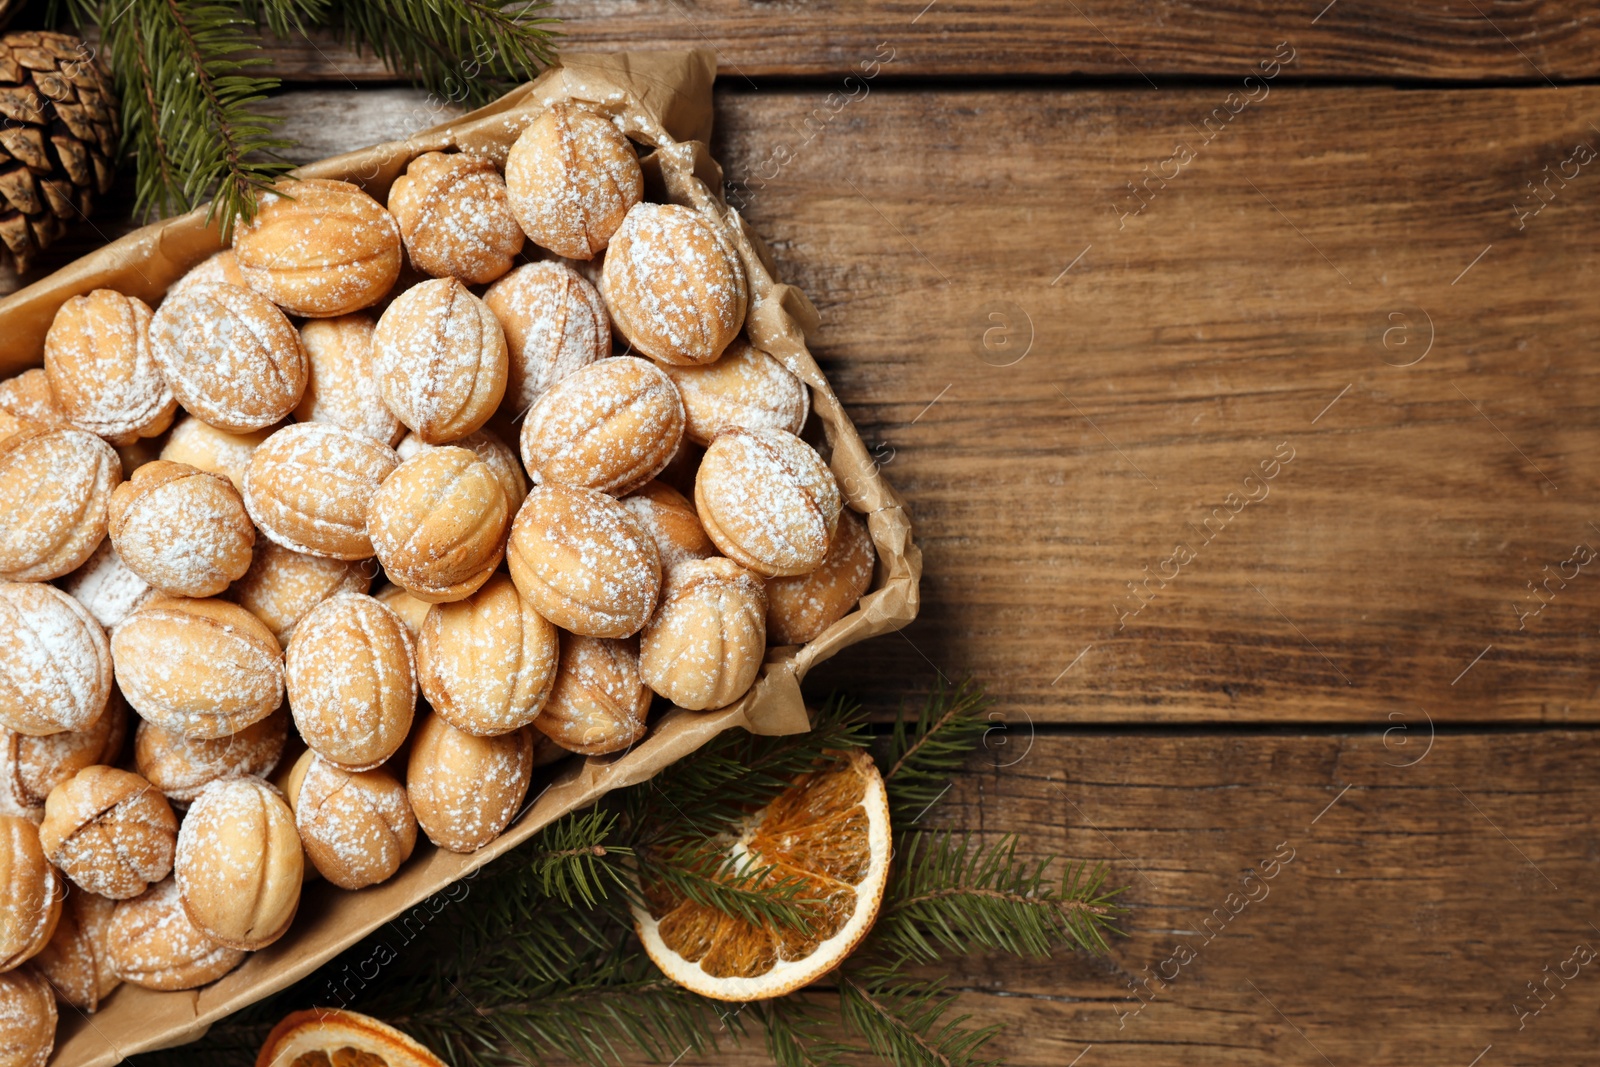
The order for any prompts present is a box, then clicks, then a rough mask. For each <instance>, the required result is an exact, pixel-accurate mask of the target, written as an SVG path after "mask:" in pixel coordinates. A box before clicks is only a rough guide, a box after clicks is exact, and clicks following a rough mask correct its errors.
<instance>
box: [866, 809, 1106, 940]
mask: <svg viewBox="0 0 1600 1067" xmlns="http://www.w3.org/2000/svg"><path fill="white" fill-rule="evenodd" d="M1017 844H1018V841H1017V839H1016V838H1015V837H1014V836H1010V835H1008V836H1006V837H1003V838H1001V839H1000V840H999V841H997V842H995V843H994V844H993V845H990V846H987V847H985V846H983V845H980V844H977V843H975V842H974V841H973V840H972V838H970V837H968V836H966V835H957V834H953V833H947V832H938V833H919V834H907V835H901V837H900V841H899V846H898V848H897V849H896V854H897V855H898V857H899V861H898V862H897V863H896V865H895V869H894V871H893V872H892V875H891V883H890V886H889V890H888V892H887V893H886V894H885V902H884V907H883V911H882V912H881V913H880V914H879V916H878V922H877V925H876V926H875V927H874V929H873V931H872V933H871V934H870V935H869V942H868V946H869V947H868V949H867V951H868V952H869V953H871V954H872V956H873V957H874V958H876V959H882V960H887V961H898V960H907V961H911V962H915V963H931V962H934V961H937V960H939V959H941V958H942V957H943V956H945V955H946V954H955V955H960V954H964V953H967V952H970V951H972V950H973V949H974V948H984V949H991V950H998V951H1001V952H1007V953H1010V954H1012V955H1017V956H1034V957H1046V956H1049V955H1050V953H1051V951H1052V950H1053V949H1055V948H1056V947H1058V946H1060V945H1062V944H1067V945H1073V946H1075V947H1077V948H1079V949H1082V950H1084V951H1086V952H1095V953H1099V952H1105V951H1107V945H1106V941H1105V933H1106V931H1108V930H1109V931H1111V932H1120V931H1117V929H1116V926H1115V925H1114V924H1115V921H1116V918H1117V916H1119V915H1122V914H1124V913H1125V912H1126V909H1125V908H1122V907H1120V906H1119V905H1117V904H1116V903H1115V900H1116V897H1117V895H1118V894H1119V893H1121V892H1122V890H1120V889H1115V890H1110V891H1106V890H1105V888H1104V886H1105V882H1106V878H1107V876H1108V874H1107V871H1106V869H1105V868H1104V867H1103V866H1095V867H1093V868H1090V867H1089V866H1088V865H1087V864H1068V865H1067V866H1066V867H1065V869H1064V870H1063V872H1062V875H1061V879H1060V883H1059V885H1053V884H1052V880H1051V879H1050V878H1049V868H1050V865H1051V863H1052V860H1050V859H1045V860H1041V861H1039V862H1038V863H1037V864H1031V865H1030V864H1028V863H1025V862H1024V861H1022V860H1019V859H1018V858H1017V855H1016V852H1017Z"/></svg>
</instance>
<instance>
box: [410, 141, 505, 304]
mask: <svg viewBox="0 0 1600 1067" xmlns="http://www.w3.org/2000/svg"><path fill="white" fill-rule="evenodd" d="M389 214H391V215H393V216H394V217H395V221H396V222H398V223H399V224H400V236H401V238H402V239H403V240H404V241H405V245H406V252H407V254H408V255H410V257H411V263H412V265H413V266H415V267H417V268H418V269H419V270H423V271H426V272H427V273H429V274H432V275H434V276H435V277H451V278H460V279H461V280H462V281H464V282H467V283H469V284H471V285H484V284H486V283H488V282H492V281H494V280H495V279H496V278H498V277H500V275H502V274H504V273H505V272H506V271H508V270H510V269H511V263H512V260H513V257H515V256H516V254H517V253H518V252H520V251H522V229H521V227H519V226H518V225H517V220H516V217H515V216H513V215H512V214H511V201H510V198H509V197H508V196H507V195H506V183H505V179H504V178H502V177H500V172H499V171H498V170H496V169H495V165H494V163H493V162H492V161H490V160H488V159H486V158H484V157H483V156H475V155H469V154H467V153H464V152H424V153H423V154H422V155H420V156H418V157H417V158H415V159H413V160H412V161H411V163H410V164H409V165H408V166H407V167H406V172H405V173H404V174H402V175H401V176H400V177H398V178H396V179H395V180H394V184H393V185H392V186H390V187H389Z"/></svg>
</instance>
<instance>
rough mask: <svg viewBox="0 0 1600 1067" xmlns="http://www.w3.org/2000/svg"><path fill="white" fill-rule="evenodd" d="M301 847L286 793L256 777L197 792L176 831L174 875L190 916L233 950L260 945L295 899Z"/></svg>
mask: <svg viewBox="0 0 1600 1067" xmlns="http://www.w3.org/2000/svg"><path fill="white" fill-rule="evenodd" d="M304 873H305V853H304V852H302V851H301V848H300V835H299V833H298V832H297V831H296V830H295V828H294V813H293V812H291V811H290V810H289V805H288V804H286V803H284V800H283V795H282V794H281V793H279V792H278V791H277V789H275V788H273V787H272V786H271V785H268V784H267V783H266V782H263V781H262V780H261V779H259V778H251V777H248V776H245V777H238V778H219V779H217V780H216V781H215V782H212V783H211V784H209V785H207V786H206V787H205V788H204V789H202V790H200V795H199V796H197V797H195V800H194V803H193V804H191V805H189V813H188V814H187V815H185V816H184V818H183V828H182V829H181V830H179V831H178V851H177V860H176V862H175V864H174V866H173V878H174V879H175V880H176V881H177V883H178V892H179V894H180V895H181V896H182V897H183V910H184V911H185V912H186V913H187V914H188V916H189V919H190V921H191V922H193V923H194V924H195V925H196V926H198V927H199V928H200V929H201V930H203V931H205V933H206V934H207V935H209V936H210V937H211V938H212V939H213V940H215V941H220V942H221V943H222V944H224V945H227V946H229V947H231V948H240V949H245V950H247V951H254V950H256V949H258V948H265V947H266V946H267V945H270V944H272V943H273V942H274V941H276V940H277V939H278V938H280V937H282V936H283V935H284V934H285V933H287V932H288V930H289V924H290V923H291V922H293V921H294V913H295V910H296V909H297V908H298V907H299V905H300V883H301V880H302V877H303V875H304Z"/></svg>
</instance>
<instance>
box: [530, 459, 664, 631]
mask: <svg viewBox="0 0 1600 1067" xmlns="http://www.w3.org/2000/svg"><path fill="white" fill-rule="evenodd" d="M506 562H507V563H508V564H509V565H510V569H511V580H512V581H513V582H515V583H516V584H517V592H519V593H521V594H522V595H523V597H524V598H526V599H527V601H528V602H529V603H530V604H532V605H533V609H534V610H535V611H537V612H538V613H539V614H540V615H542V616H544V617H545V618H546V619H549V620H550V621H551V622H553V623H555V624H556V625H557V626H559V627H561V628H562V629H563V630H570V631H571V632H572V633H575V634H588V635H590V636H592V637H626V636H628V635H629V634H635V633H638V632H639V628H640V627H642V626H643V625H644V624H645V622H646V621H647V620H648V619H649V618H650V612H651V610H652V609H654V608H655V604H656V594H657V593H658V592H659V591H660V589H661V558H660V556H658V555H657V554H656V545H655V542H654V541H652V540H651V539H650V535H649V534H648V533H646V532H645V530H644V527H643V526H641V525H640V524H639V520H638V519H636V518H634V517H633V514H632V512H630V511H629V510H628V509H627V508H625V507H623V506H622V505H621V504H619V503H617V501H616V499H615V498H613V497H609V496H607V495H606V494H604V493H602V492H599V491H598V490H595V489H580V488H577V487H574V486H568V485H536V486H534V487H533V488H532V489H531V490H530V491H529V492H528V499H527V500H525V501H523V502H522V510H521V511H519V512H517V518H516V521H515V522H514V523H513V524H512V526H511V540H510V542H509V544H508V545H507V547H506Z"/></svg>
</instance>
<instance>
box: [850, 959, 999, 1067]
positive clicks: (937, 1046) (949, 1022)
mask: <svg viewBox="0 0 1600 1067" xmlns="http://www.w3.org/2000/svg"><path fill="white" fill-rule="evenodd" d="M954 1005H955V997H954V996H952V995H951V994H948V993H946V992H944V989H943V987H942V985H941V984H940V983H938V982H911V981H901V980H898V979H897V978H896V977H895V976H894V975H893V974H892V973H889V972H868V973H858V974H856V975H854V976H852V975H850V974H841V975H840V981H839V1012H840V1014H841V1015H842V1016H843V1017H844V1021H845V1024H846V1025H848V1026H849V1027H850V1028H851V1029H852V1030H854V1031H855V1032H856V1033H858V1034H860V1035H861V1037H862V1038H864V1039H865V1040H866V1043H867V1047H868V1048H870V1049H871V1050H872V1052H873V1053H874V1054H876V1055H877V1056H878V1057H879V1058H880V1059H882V1060H884V1061H886V1062H888V1063H892V1064H894V1065H895V1067H987V1065H989V1064H994V1063H998V1062H999V1061H998V1060H986V1059H980V1058H979V1056H978V1053H979V1052H980V1051H981V1050H982V1049H983V1047H984V1046H985V1045H987V1044H988V1043H989V1042H990V1041H992V1040H993V1039H994V1037H995V1035H996V1034H998V1033H999V1032H1000V1027H998V1026H985V1027H977V1028H974V1027H969V1026H967V1022H968V1021H969V1020H970V1019H971V1018H972V1017H971V1016H970V1015H959V1016H957V1017H955V1018H954V1019H948V1018H946V1016H948V1015H949V1013H950V1010H951V1008H952V1007H954Z"/></svg>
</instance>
